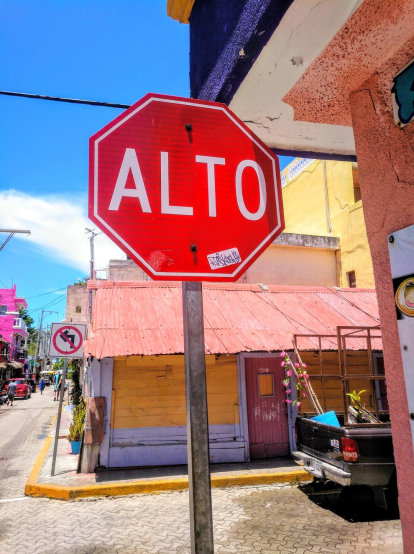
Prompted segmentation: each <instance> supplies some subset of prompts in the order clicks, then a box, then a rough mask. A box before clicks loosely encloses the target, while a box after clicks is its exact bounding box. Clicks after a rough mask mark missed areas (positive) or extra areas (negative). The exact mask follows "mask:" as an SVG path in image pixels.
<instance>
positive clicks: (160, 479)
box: [25, 406, 311, 500]
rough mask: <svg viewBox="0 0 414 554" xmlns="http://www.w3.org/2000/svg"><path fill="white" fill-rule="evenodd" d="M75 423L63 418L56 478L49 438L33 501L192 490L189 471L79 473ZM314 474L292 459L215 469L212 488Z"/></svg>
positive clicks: (32, 482) (34, 476)
mask: <svg viewBox="0 0 414 554" xmlns="http://www.w3.org/2000/svg"><path fill="white" fill-rule="evenodd" d="M71 417H72V412H71V411H70V407H69V406H67V407H66V408H65V410H64V412H63V413H62V419H61V428H60V431H59V443H58V454H57V459H56V474H55V475H54V476H53V477H51V474H50V473H51V466H52V453H53V443H54V435H55V427H54V428H53V430H52V432H51V434H50V436H49V437H47V438H46V440H45V443H44V445H43V448H42V450H41V452H40V454H39V456H38V459H37V460H36V463H35V465H34V467H33V469H32V471H31V473H30V476H29V479H28V481H27V483H26V487H25V493H26V495H28V496H46V497H49V498H57V499H62V500H70V499H75V498H86V497H96V496H123V495H127V494H142V493H157V492H163V491H172V490H184V489H187V488H188V476H187V466H172V467H157V468H139V469H118V470H98V471H96V472H95V473H79V474H78V473H76V469H77V465H78V456H77V455H72V454H71V447H70V443H69V441H68V440H67V439H66V437H67V434H68V430H69V425H70V421H71ZM310 479H311V477H310V476H309V474H308V473H307V472H306V471H304V470H302V469H300V468H299V467H298V466H297V464H295V462H293V460H291V459H290V458H278V459H274V460H266V461H256V462H250V463H233V464H214V465H211V486H212V487H215V488H217V487H219V488H221V487H229V486H247V485H250V486H251V485H269V484H273V483H290V484H296V483H298V482H299V481H309V480H310Z"/></svg>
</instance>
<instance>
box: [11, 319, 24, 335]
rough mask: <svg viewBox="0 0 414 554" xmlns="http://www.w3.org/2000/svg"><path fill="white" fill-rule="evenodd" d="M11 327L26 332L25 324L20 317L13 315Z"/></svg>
mask: <svg viewBox="0 0 414 554" xmlns="http://www.w3.org/2000/svg"><path fill="white" fill-rule="evenodd" d="M13 329H19V330H21V331H26V332H27V325H26V323H25V322H24V321H23V319H22V318H21V317H15V318H14V321H13Z"/></svg>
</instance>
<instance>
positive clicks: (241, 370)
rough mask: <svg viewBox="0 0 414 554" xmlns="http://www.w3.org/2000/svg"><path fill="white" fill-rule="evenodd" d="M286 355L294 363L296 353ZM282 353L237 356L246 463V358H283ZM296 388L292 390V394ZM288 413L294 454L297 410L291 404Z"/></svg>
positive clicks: (248, 458)
mask: <svg viewBox="0 0 414 554" xmlns="http://www.w3.org/2000/svg"><path fill="white" fill-rule="evenodd" d="M286 354H287V355H288V356H289V357H290V359H291V360H292V361H293V362H294V358H295V356H294V352H291V351H286ZM281 357H282V356H281V354H280V352H273V353H267V352H241V353H240V354H239V355H238V356H237V367H238V372H237V374H238V379H239V411H240V431H241V433H242V434H243V436H244V448H245V459H246V462H250V440H249V423H248V419H247V392H246V358H281ZM293 390H295V392H296V388H295V389H293V388H292V392H293ZM287 411H288V432H289V451H290V454H292V451H293V450H296V441H295V421H296V415H297V409H296V408H292V405H291V404H288V406H287Z"/></svg>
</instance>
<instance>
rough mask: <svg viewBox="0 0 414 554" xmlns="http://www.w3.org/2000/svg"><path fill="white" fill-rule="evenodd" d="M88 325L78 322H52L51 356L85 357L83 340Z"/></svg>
mask: <svg viewBox="0 0 414 554" xmlns="http://www.w3.org/2000/svg"><path fill="white" fill-rule="evenodd" d="M85 336H86V325H83V324H78V323H70V324H69V323H52V330H51V340H50V343H49V356H52V357H58V358H83V341H84V339H85Z"/></svg>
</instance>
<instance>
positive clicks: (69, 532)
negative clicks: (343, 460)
mask: <svg viewBox="0 0 414 554" xmlns="http://www.w3.org/2000/svg"><path fill="white" fill-rule="evenodd" d="M39 396H40V395H39ZM33 401H34V399H33ZM30 402H31V400H28V401H26V403H22V407H21V408H20V410H22V412H20V411H19V410H15V411H14V412H7V414H5V413H4V412H3V413H0V456H2V457H5V458H7V460H6V459H5V460H3V461H1V462H0V464H2V465H1V467H2V468H3V465H5V466H6V469H4V468H3V469H2V470H1V471H2V473H1V482H0V486H1V490H2V495H3V499H2V500H0V552H4V553H5V554H17V553H25V554H26V553H27V554H32V553H33V554H98V553H102V554H115V553H117V554H130V553H136V554H144V553H145V554H146V553H151V554H152V553H154V554H155V553H158V554H170V553H177V554H178V553H180V554H184V553H189V518H188V493H187V492H186V491H182V492H171V493H164V494H157V495H139V496H129V497H118V498H102V499H93V500H92V499H85V500H78V501H72V502H63V501H57V500H48V499H36V498H27V497H23V488H24V484H25V481H26V479H27V476H28V473H29V471H30V468H31V465H32V463H33V461H34V459H35V458H36V455H37V453H38V452H39V450H40V448H41V446H42V443H43V441H42V440H39V439H38V438H37V437H38V436H39V435H41V434H42V433H43V429H44V428H45V426H47V425H48V424H49V421H50V419H51V416H52V414H53V413H55V412H56V408H55V406H56V403H55V405H54V406H53V402H50V399H49V398H44V397H42V398H40V400H39V398H37V399H36V403H37V402H39V405H40V404H41V403H44V408H43V409H39V408H38V407H37V406H36V405H35V403H34V402H33V404H32V407H31V408H30V410H29V409H28V410H27V412H26V413H25V415H23V411H24V410H26V404H27V406H29V404H30ZM53 408H54V410H53ZM31 411H33V412H32V414H31V416H30V413H31ZM38 412H39V413H38ZM15 421H16V424H14V422H15ZM5 422H6V423H7V424H6V423H5ZM22 422H23V423H22ZM14 425H15V426H16V429H17V428H19V429H20V432H19V433H17V432H16V433H14V431H11V432H10V433H9V436H8V437H6V438H5V437H4V435H3V433H4V429H5V428H6V429H9V428H10V427H14ZM19 426H20V427H19ZM17 436H19V439H17ZM9 448H10V449H11V450H10V449H9ZM29 459H30V461H28V460H29ZM7 467H8V468H9V469H7ZM9 481H10V482H11V483H12V484H11V485H9V484H8V482H9ZM354 511H355V510H353V507H352V506H351V507H349V506H348V508H346V509H345V508H344V507H343V506H341V504H339V505H338V506H336V507H334V509H328V508H323V507H320V506H317V505H316V504H314V503H313V502H312V501H311V500H309V498H308V497H307V496H306V495H305V494H304V493H303V492H302V490H300V489H299V488H297V487H290V486H278V487H275V486H266V487H240V488H229V489H214V490H213V517H214V526H215V544H216V552H217V553H220V554H227V553H228V554H230V553H244V552H260V553H261V554H270V553H278V552H282V553H294V554H308V553H314V552H317V553H340V554H348V553H352V554H374V553H375V554H385V553H386V554H401V553H402V542H401V529H400V522H399V520H396V519H394V520H393V519H389V520H388V519H387V514H386V512H383V513H381V512H380V511H376V510H374V509H371V508H368V509H366V508H365V509H362V510H361V509H360V510H359V512H358V513H359V515H357V516H356V515H355V513H354ZM366 514H369V515H370V516H371V517H370V519H371V521H366V520H364V517H365V516H366ZM361 515H362V517H361Z"/></svg>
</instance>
